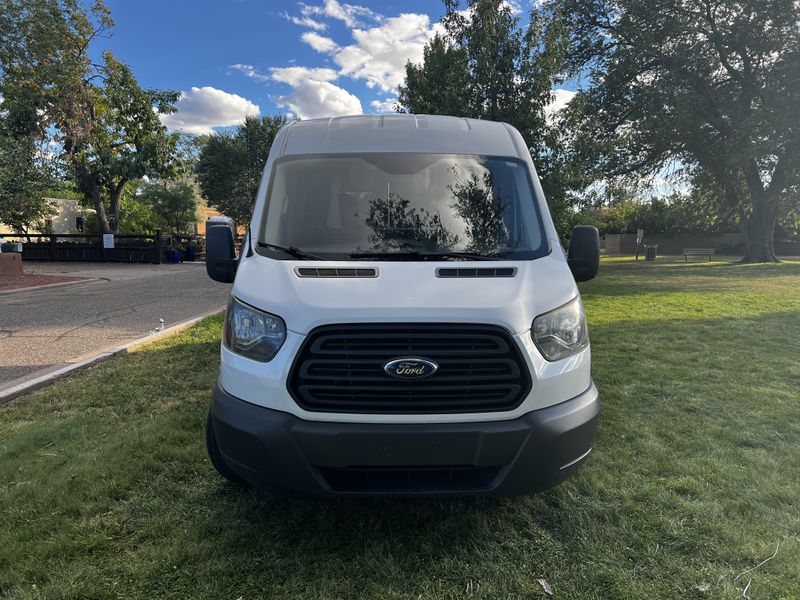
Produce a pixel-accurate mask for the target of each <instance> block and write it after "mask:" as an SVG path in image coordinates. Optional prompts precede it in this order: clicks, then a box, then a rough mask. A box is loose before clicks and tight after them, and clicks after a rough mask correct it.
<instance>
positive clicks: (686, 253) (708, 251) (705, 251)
mask: <svg viewBox="0 0 800 600" xmlns="http://www.w3.org/2000/svg"><path fill="white" fill-rule="evenodd" d="M716 252H717V251H716V250H714V248H684V249H683V260H685V261H688V260H689V257H690V256H707V257H708V260H709V261H711V257H712V256H714V254H716Z"/></svg>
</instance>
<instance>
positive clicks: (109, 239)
mask: <svg viewBox="0 0 800 600" xmlns="http://www.w3.org/2000/svg"><path fill="white" fill-rule="evenodd" d="M113 247H114V234H113V233H104V234H103V248H113Z"/></svg>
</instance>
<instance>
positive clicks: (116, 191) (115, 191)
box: [108, 178, 128, 233]
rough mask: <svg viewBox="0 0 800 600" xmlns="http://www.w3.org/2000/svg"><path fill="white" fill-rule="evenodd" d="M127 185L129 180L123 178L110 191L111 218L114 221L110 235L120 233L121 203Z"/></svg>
mask: <svg viewBox="0 0 800 600" xmlns="http://www.w3.org/2000/svg"><path fill="white" fill-rule="evenodd" d="M127 183H128V180H127V179H124V178H123V179H120V180H119V181H118V182H117V184H116V185H114V186H112V187H110V189H109V195H110V197H111V202H110V203H109V209H110V211H111V218H112V219H113V231H109V232H108V233H117V232H118V231H119V203H120V198H121V197H122V192H123V191H124V190H125V185H126V184H127Z"/></svg>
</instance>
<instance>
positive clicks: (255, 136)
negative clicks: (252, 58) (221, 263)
mask: <svg viewBox="0 0 800 600" xmlns="http://www.w3.org/2000/svg"><path fill="white" fill-rule="evenodd" d="M285 123H286V117H283V116H279V115H275V116H265V117H261V118H258V117H247V118H246V119H245V122H244V123H243V124H242V125H239V126H238V127H236V128H235V129H234V130H232V131H221V132H219V133H214V134H212V135H210V136H207V137H205V138H204V139H203V140H201V142H200V155H199V158H198V160H197V166H196V172H197V179H198V182H199V183H200V189H201V190H202V192H203V196H204V197H205V199H206V201H207V202H208V204H209V205H210V206H214V207H216V208H217V209H218V210H219V211H220V212H222V213H223V214H225V215H226V216H228V217H230V218H231V219H233V220H234V221H236V223H238V224H239V225H243V224H245V223H247V222H248V221H249V220H250V216H251V215H252V213H253V204H254V203H255V199H256V192H257V191H258V185H259V183H260V182H261V175H262V172H263V170H264V164H265V163H266V162H267V156H268V155H269V150H270V148H271V147H272V142H273V140H274V139H275V136H276V135H277V133H278V130H279V129H280V128H281V127H282V126H283V125H284V124H285Z"/></svg>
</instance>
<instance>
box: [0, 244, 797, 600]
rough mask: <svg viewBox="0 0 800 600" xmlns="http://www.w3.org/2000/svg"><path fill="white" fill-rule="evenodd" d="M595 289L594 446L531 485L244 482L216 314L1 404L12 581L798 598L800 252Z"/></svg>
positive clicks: (236, 589)
mask: <svg viewBox="0 0 800 600" xmlns="http://www.w3.org/2000/svg"><path fill="white" fill-rule="evenodd" d="M582 291H583V297H584V301H585V304H586V309H587V312H588V316H589V321H590V330H591V337H592V349H593V355H594V377H595V381H596V383H597V385H598V387H599V389H600V392H601V397H602V402H603V415H602V422H601V425H600V430H599V435H598V440H597V445H596V447H595V452H594V454H593V456H592V458H591V459H590V460H589V461H588V463H587V464H586V466H585V467H584V468H583V470H582V471H580V473H579V474H578V475H577V476H576V477H574V478H572V479H571V480H569V481H567V482H565V483H564V484H562V485H561V486H559V487H557V488H555V489H553V490H551V491H549V492H546V493H543V494H540V495H537V496H532V497H525V498H515V499H506V500H488V499H463V500H453V499H433V500H426V499H412V500H357V501H356V500H337V501H322V500H289V499H278V498H272V497H270V496H268V495H266V494H264V493H260V492H257V491H241V490H238V489H235V488H233V487H231V486H230V485H228V484H226V483H225V482H224V481H223V480H222V479H221V478H220V477H219V476H217V475H216V473H214V472H213V471H212V468H211V466H210V465H209V463H208V460H207V458H206V455H205V447H204V442H203V427H204V421H205V414H206V410H207V407H208V402H209V396H210V391H211V388H212V385H213V382H214V379H215V377H216V374H217V360H218V358H217V353H218V335H219V330H220V318H219V317H217V318H211V319H208V320H206V321H204V322H202V323H201V324H200V325H198V326H197V327H195V328H193V329H191V330H189V331H187V332H185V333H182V334H180V335H178V336H177V337H174V338H171V339H169V340H167V341H164V342H161V343H158V344H156V345H153V346H149V347H147V348H146V349H143V350H141V351H138V352H135V353H133V354H131V355H128V356H124V357H119V358H114V359H112V360H109V361H107V362H105V363H103V364H100V365H98V366H95V367H92V368H90V369H87V370H85V371H83V372H80V373H77V374H75V375H73V376H71V377H69V378H68V379H66V380H64V381H61V382H59V383H58V384H56V385H54V386H52V387H50V388H48V389H45V390H41V391H38V392H36V393H33V394H30V395H28V396H25V397H23V398H20V399H18V400H16V401H14V402H12V403H11V404H8V405H5V406H0V597H3V598H6V597H10V598H117V597H119V598H229V599H231V600H235V599H237V598H243V599H250V598H354V597H362V598H412V599H417V598H422V599H425V598H462V597H475V598H537V597H546V596H545V593H544V591H543V590H542V586H541V585H540V584H539V583H538V582H537V580H539V579H544V580H546V581H547V582H549V583H550V584H551V585H552V586H553V588H554V594H555V597H556V598H569V599H573V598H574V599H589V598H648V599H649V598H741V597H742V591H743V590H745V588H747V589H746V593H747V596H748V597H750V598H753V599H756V598H770V599H773V598H778V599H780V598H782V599H789V598H794V599H797V598H800V262H796V261H795V262H788V263H783V264H777V265H766V266H764V265H760V266H745V265H735V264H730V263H726V262H712V263H696V264H688V265H686V264H683V263H682V259H680V260H672V261H670V260H668V259H662V258H660V259H659V262H657V263H656V264H650V263H644V262H642V261H640V262H638V263H634V262H633V261H631V260H622V259H608V260H604V264H603V267H602V273H601V275H600V277H598V278H597V279H596V280H595V281H592V282H589V283H587V284H585V285H582ZM776 548H777V549H778V550H777V554H775V557H774V558H773V559H772V560H769V561H767V562H766V563H764V564H763V565H761V566H759V567H758V568H755V569H753V567H755V566H756V565H758V564H759V563H761V562H762V561H764V560H765V559H767V558H769V557H771V556H772V555H773V553H775V550H776ZM698 586H699V587H702V588H703V589H705V587H704V586H708V589H707V591H701V590H700V589H698Z"/></svg>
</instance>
